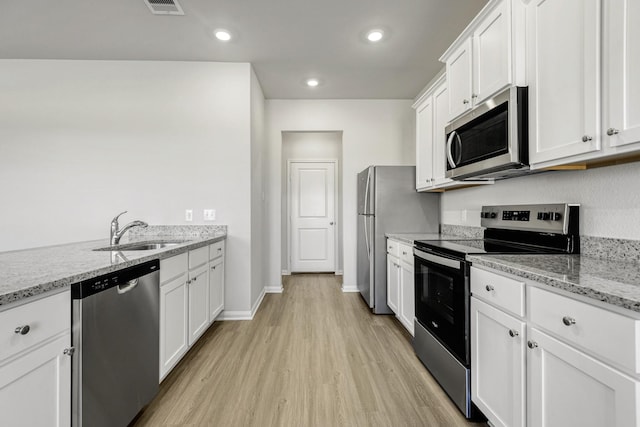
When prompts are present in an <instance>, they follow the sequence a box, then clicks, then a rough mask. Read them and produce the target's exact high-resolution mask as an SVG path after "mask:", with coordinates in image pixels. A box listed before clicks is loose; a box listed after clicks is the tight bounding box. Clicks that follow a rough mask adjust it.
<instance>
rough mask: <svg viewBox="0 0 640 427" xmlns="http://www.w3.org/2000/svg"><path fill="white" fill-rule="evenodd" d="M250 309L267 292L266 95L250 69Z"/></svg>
mask: <svg viewBox="0 0 640 427" xmlns="http://www.w3.org/2000/svg"><path fill="white" fill-rule="evenodd" d="M250 88H251V98H250V105H251V307H252V308H254V307H255V305H256V304H257V302H258V300H259V298H260V297H261V295H262V292H263V291H264V287H265V283H264V276H263V275H262V269H263V253H264V247H263V241H262V236H263V212H264V209H263V201H262V192H263V188H262V175H263V162H264V159H263V155H264V154H263V151H264V145H265V142H264V141H265V128H264V94H263V93H262V88H261V87H260V82H258V78H257V77H256V73H255V72H254V71H253V69H251V87H250Z"/></svg>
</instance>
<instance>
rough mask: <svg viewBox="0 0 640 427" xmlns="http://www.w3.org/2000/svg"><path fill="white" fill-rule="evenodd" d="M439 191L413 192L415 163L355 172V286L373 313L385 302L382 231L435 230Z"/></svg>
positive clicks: (381, 311) (386, 310)
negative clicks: (356, 189)
mask: <svg viewBox="0 0 640 427" xmlns="http://www.w3.org/2000/svg"><path fill="white" fill-rule="evenodd" d="M439 225H440V195H439V194H437V193H418V192H416V168H415V166H369V167H368V168H367V169H365V170H363V171H362V172H360V173H359V174H358V272H357V273H358V274H357V280H358V290H359V291H360V294H361V295H362V297H363V298H364V300H365V301H366V302H367V304H369V307H370V308H371V309H372V310H373V312H374V313H375V314H389V313H392V311H391V309H390V308H389V307H388V306H387V262H386V257H387V250H386V249H387V245H386V237H385V233H437V232H438V230H439Z"/></svg>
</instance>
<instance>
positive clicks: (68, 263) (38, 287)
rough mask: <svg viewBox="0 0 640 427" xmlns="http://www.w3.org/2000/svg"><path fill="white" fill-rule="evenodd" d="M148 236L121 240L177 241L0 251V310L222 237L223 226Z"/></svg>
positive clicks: (105, 242)
mask: <svg viewBox="0 0 640 427" xmlns="http://www.w3.org/2000/svg"><path fill="white" fill-rule="evenodd" d="M149 228H150V230H149V233H150V234H149V235H147V234H144V233H138V234H135V235H133V234H132V235H130V236H128V237H129V238H128V239H126V240H125V239H123V241H122V242H121V243H123V244H124V243H147V242H148V243H153V242H158V241H167V240H171V241H173V242H177V243H179V244H178V245H176V246H170V247H167V248H163V249H156V250H144V251H127V250H121V251H109V250H107V251H94V250H93V249H96V248H103V247H108V246H109V241H108V239H103V240H93V241H88V242H79V243H69V244H65V245H57V246H47V247H42V248H34V249H25V250H19V251H10V252H0V309H2V308H3V307H1V306H2V305H6V304H9V303H12V302H16V301H19V300H21V299H24V298H28V297H31V296H35V295H39V294H43V293H45V292H49V291H54V290H56V289H60V288H64V287H66V286H69V285H71V284H72V283H76V282H79V281H81V280H85V279H90V278H92V277H96V276H100V275H102V274H106V273H110V272H112V271H117V270H121V269H123V268H126V267H130V266H132V265H136V264H140V263H143V262H146V261H151V260H154V259H163V258H168V257H171V256H174V255H178V254H180V253H183V252H186V251H188V250H191V249H196V248H199V247H202V246H206V245H209V244H211V243H215V242H217V241H219V240H223V239H225V238H226V235H227V233H226V227H224V226H222V227H220V226H218V227H216V228H210V229H208V230H206V231H202V230H200V231H199V232H198V233H195V232H194V233H186V234H181V233H180V231H179V229H178V230H176V229H171V228H170V229H165V230H164V232H162V233H156V232H155V231H157V230H155V229H154V227H151V226H150V227H149Z"/></svg>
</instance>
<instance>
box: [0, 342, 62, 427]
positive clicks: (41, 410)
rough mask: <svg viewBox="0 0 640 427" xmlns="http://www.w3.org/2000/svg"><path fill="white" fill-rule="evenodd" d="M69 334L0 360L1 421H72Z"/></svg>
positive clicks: (16, 423) (37, 423)
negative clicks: (8, 359) (66, 351)
mask: <svg viewBox="0 0 640 427" xmlns="http://www.w3.org/2000/svg"><path fill="white" fill-rule="evenodd" d="M70 342H71V334H69V333H67V334H64V335H61V336H60V337H59V338H57V339H55V340H53V341H50V342H48V343H47V344H45V345H42V346H40V347H37V348H35V349H34V350H31V351H29V352H28V353H26V354H24V355H22V356H20V357H18V358H16V359H13V360H11V361H9V362H5V363H4V364H0V413H2V421H1V422H0V424H2V425H6V426H16V427H18V426H24V427H31V426H56V427H67V426H69V425H71V357H69V356H67V355H65V354H63V351H64V349H65V348H67V347H69V346H70Z"/></svg>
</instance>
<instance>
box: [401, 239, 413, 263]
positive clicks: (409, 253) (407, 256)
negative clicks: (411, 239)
mask: <svg viewBox="0 0 640 427" xmlns="http://www.w3.org/2000/svg"><path fill="white" fill-rule="evenodd" d="M398 256H399V257H400V259H401V260H403V261H404V262H406V263H407V264H411V265H413V247H412V246H409V245H404V244H402V243H400V244H399V245H398Z"/></svg>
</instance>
